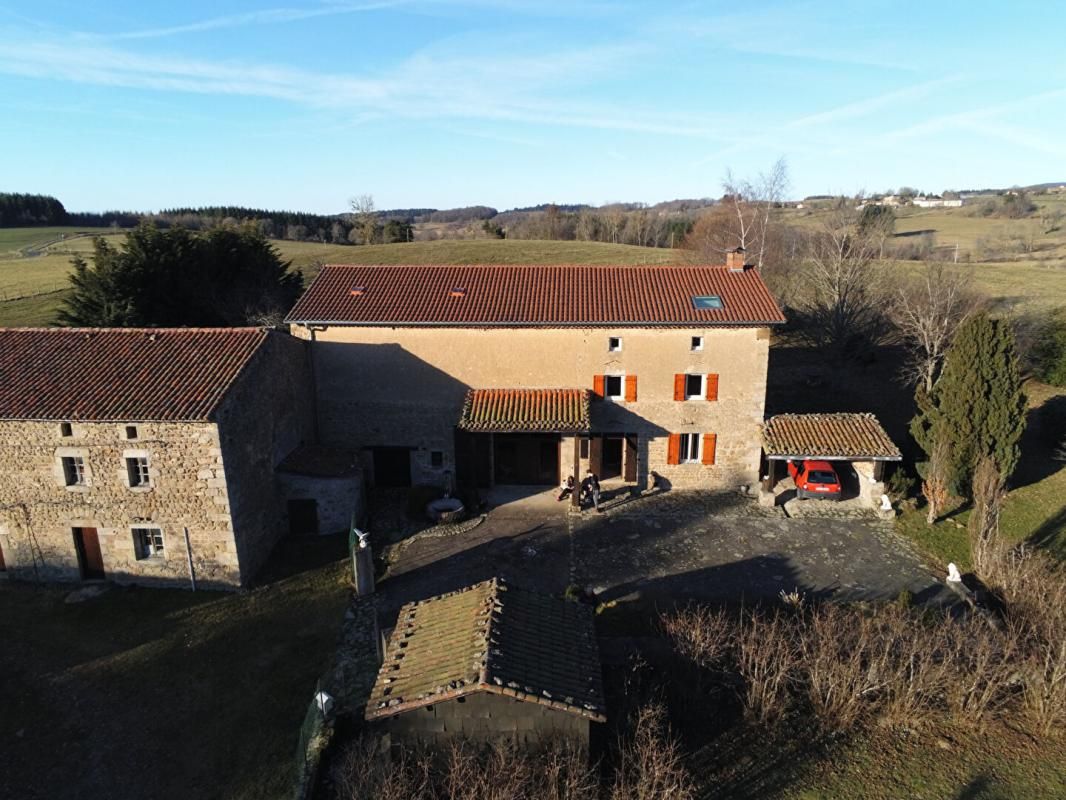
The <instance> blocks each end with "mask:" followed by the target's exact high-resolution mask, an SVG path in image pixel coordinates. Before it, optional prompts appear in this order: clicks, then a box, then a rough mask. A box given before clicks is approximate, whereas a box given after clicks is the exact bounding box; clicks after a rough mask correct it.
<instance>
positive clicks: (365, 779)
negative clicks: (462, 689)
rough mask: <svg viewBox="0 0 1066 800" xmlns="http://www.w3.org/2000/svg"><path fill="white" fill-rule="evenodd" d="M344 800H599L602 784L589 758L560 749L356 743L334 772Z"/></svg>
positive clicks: (556, 746)
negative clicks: (383, 748) (388, 748)
mask: <svg viewBox="0 0 1066 800" xmlns="http://www.w3.org/2000/svg"><path fill="white" fill-rule="evenodd" d="M333 778H334V782H335V784H336V786H337V795H336V796H337V797H338V798H339V799H340V800H365V799H366V798H374V800H412V798H425V800H595V798H596V797H597V796H598V780H597V776H596V773H595V771H594V770H592V769H590V768H589V766H588V755H587V753H585V751H583V750H581V749H579V748H574V747H570V746H568V745H566V744H564V743H561V742H559V743H555V744H553V745H551V746H549V747H546V748H543V749H541V750H537V751H526V750H523V749H521V748H519V747H518V746H517V745H515V744H513V743H511V742H500V743H498V744H494V745H487V746H479V745H475V744H472V743H470V742H463V741H458V740H457V741H455V742H452V743H451V744H449V745H448V746H446V747H444V748H442V749H440V750H437V751H431V750H425V749H414V750H405V749H403V748H396V749H395V751H394V754H393V756H392V758H391V759H390V758H389V757H388V756H386V755H384V754H382V753H380V752H379V751H378V749H377V745H376V740H375V739H374V738H373V737H367V738H363V739H358V740H356V741H355V742H354V743H353V744H352V745H351V746H349V748H348V749H347V750H346V751H345V753H344V754H343V756H342V757H341V758H340V759H339V761H338V764H337V766H336V767H335V768H334V771H333Z"/></svg>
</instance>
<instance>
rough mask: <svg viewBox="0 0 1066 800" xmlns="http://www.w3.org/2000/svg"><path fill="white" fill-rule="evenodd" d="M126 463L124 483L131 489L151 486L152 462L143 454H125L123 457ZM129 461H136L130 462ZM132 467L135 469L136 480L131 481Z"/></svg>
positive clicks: (132, 475)
mask: <svg viewBox="0 0 1066 800" xmlns="http://www.w3.org/2000/svg"><path fill="white" fill-rule="evenodd" d="M124 462H125V464H126V483H127V484H128V485H129V487H130V488H131V489H150V488H152V472H151V470H152V464H151V462H150V461H149V460H148V456H145V455H127V456H126V457H125V458H124ZM130 462H136V464H131V463H130ZM134 469H136V475H137V482H136V483H134V482H133V477H134Z"/></svg>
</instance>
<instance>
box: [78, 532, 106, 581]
mask: <svg viewBox="0 0 1066 800" xmlns="http://www.w3.org/2000/svg"><path fill="white" fill-rule="evenodd" d="M74 549H75V550H76V551H77V553H78V567H79V568H80V569H81V579H82V580H83V581H99V580H103V579H104V556H103V554H102V553H101V552H100V536H99V535H98V534H97V531H96V528H75V529H74Z"/></svg>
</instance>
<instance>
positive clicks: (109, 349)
mask: <svg viewBox="0 0 1066 800" xmlns="http://www.w3.org/2000/svg"><path fill="white" fill-rule="evenodd" d="M274 335H278V336H280V335H283V334H274ZM267 336H268V333H267V331H265V330H262V329H259V328H3V329H0V419H26V420H73V421H77V420H85V421H93V422H108V421H113V422H123V421H167V420H190V421H192V420H202V421H204V420H208V419H210V417H211V414H212V413H213V411H214V410H215V408H216V407H217V405H218V404H219V402H220V401H221V400H222V398H223V397H224V396H225V393H226V391H227V389H228V388H229V387H230V385H231V384H232V383H233V381H234V379H236V377H237V375H238V374H239V373H240V371H241V369H242V368H243V367H244V365H245V364H246V363H247V362H248V361H249V359H250V358H251V357H252V355H253V354H254V353H255V352H256V351H257V350H258V348H259V347H260V345H262V343H263V342H264V341H265V340H266V338H267Z"/></svg>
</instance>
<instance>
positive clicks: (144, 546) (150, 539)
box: [130, 525, 167, 561]
mask: <svg viewBox="0 0 1066 800" xmlns="http://www.w3.org/2000/svg"><path fill="white" fill-rule="evenodd" d="M130 533H131V534H132V535H133V549H134V553H135V554H136V556H137V560H138V561H163V560H165V559H166V557H167V548H166V542H165V541H164V540H163V529H162V528H160V527H158V526H157V525H134V526H132V527H131V528H130ZM142 537H144V538H142ZM157 540H158V543H157Z"/></svg>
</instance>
